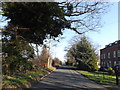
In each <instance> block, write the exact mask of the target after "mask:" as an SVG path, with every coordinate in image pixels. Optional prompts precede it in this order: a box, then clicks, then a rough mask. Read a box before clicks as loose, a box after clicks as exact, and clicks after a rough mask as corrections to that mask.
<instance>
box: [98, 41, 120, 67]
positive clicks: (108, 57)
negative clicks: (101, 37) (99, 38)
mask: <svg viewBox="0 0 120 90" xmlns="http://www.w3.org/2000/svg"><path fill="white" fill-rule="evenodd" d="M117 64H120V40H118V41H115V42H113V43H110V44H109V45H106V46H105V48H103V49H101V50H100V66H101V67H114V66H115V65H117Z"/></svg>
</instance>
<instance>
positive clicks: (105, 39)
mask: <svg viewBox="0 0 120 90" xmlns="http://www.w3.org/2000/svg"><path fill="white" fill-rule="evenodd" d="M108 9H109V11H108V13H106V14H105V15H103V16H102V25H103V27H102V28H101V29H100V31H98V32H88V33H86V34H85V35H87V36H88V37H89V38H90V40H91V41H92V42H93V43H94V44H95V46H99V47H98V50H99V49H101V48H104V47H105V45H107V44H109V43H112V42H114V41H116V40H118V3H117V2H115V3H114V4H113V6H111V7H110V8H108ZM0 23H1V22H0ZM4 25H6V22H4V23H2V24H0V27H1V26H4ZM76 35H78V34H76V33H75V32H74V31H70V30H65V31H64V34H63V37H65V39H62V40H61V41H60V42H58V44H57V47H51V52H52V54H53V57H58V58H59V59H60V60H62V61H64V60H65V58H64V56H65V54H66V52H65V51H64V49H65V47H67V46H68V45H69V43H70V40H71V39H72V38H73V37H74V36H76Z"/></svg>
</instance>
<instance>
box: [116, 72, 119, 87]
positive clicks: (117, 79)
mask: <svg viewBox="0 0 120 90" xmlns="http://www.w3.org/2000/svg"><path fill="white" fill-rule="evenodd" d="M116 85H119V78H118V73H116Z"/></svg>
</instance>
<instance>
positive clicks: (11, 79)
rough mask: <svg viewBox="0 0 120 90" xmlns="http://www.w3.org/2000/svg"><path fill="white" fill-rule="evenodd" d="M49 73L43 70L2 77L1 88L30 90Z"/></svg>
mask: <svg viewBox="0 0 120 90" xmlns="http://www.w3.org/2000/svg"><path fill="white" fill-rule="evenodd" d="M50 72H51V71H50V70H47V69H43V70H41V71H37V72H33V71H32V72H29V73H23V74H16V75H14V76H8V75H3V85H2V86H3V88H30V87H31V86H33V85H34V84H36V83H38V81H39V80H40V79H41V78H42V77H43V76H45V75H47V74H49V73H50Z"/></svg>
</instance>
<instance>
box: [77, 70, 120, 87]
mask: <svg viewBox="0 0 120 90" xmlns="http://www.w3.org/2000/svg"><path fill="white" fill-rule="evenodd" d="M77 72H79V73H80V74H82V75H84V76H86V77H88V79H90V80H93V81H95V82H97V83H100V84H109V85H116V77H115V76H112V75H107V74H103V73H101V72H88V71H82V70H77ZM119 80H120V77H119Z"/></svg>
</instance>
